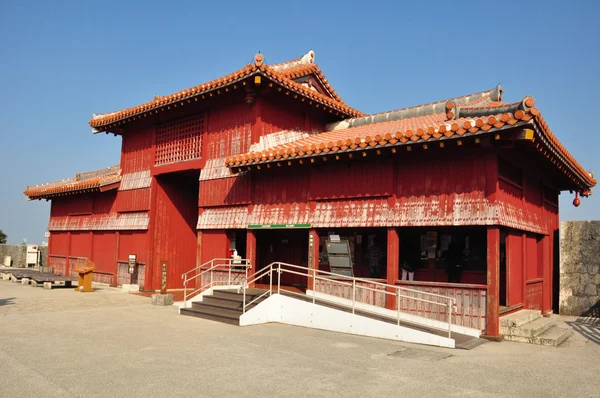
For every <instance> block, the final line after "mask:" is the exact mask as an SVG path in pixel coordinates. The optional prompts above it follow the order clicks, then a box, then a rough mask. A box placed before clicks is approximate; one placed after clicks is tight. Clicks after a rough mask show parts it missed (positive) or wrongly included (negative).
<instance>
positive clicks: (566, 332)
mask: <svg viewBox="0 0 600 398" xmlns="http://www.w3.org/2000/svg"><path fill="white" fill-rule="evenodd" d="M572 334H573V329H572V328H571V327H569V326H566V325H565V326H559V325H555V326H553V327H551V328H550V329H548V330H546V331H545V332H544V333H542V334H540V335H539V336H537V337H536V341H537V342H536V344H540V345H549V346H554V347H558V346H559V345H561V344H562V343H563V342H564V341H565V340H566V339H568V338H569V337H570V336H571V335H572Z"/></svg>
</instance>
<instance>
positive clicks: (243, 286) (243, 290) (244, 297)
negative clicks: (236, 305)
mask: <svg viewBox="0 0 600 398" xmlns="http://www.w3.org/2000/svg"><path fill="white" fill-rule="evenodd" d="M247 282H248V279H244V284H243V285H242V293H243V299H242V314H245V313H246V283H247Z"/></svg>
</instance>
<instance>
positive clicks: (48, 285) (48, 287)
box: [44, 282, 52, 290]
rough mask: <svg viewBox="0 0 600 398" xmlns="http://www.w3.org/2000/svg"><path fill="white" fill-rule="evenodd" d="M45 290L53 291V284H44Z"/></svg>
mask: <svg viewBox="0 0 600 398" xmlns="http://www.w3.org/2000/svg"><path fill="white" fill-rule="evenodd" d="M44 289H45V290H50V289H52V282H44Z"/></svg>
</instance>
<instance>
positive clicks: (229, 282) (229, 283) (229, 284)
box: [227, 260, 231, 286]
mask: <svg viewBox="0 0 600 398" xmlns="http://www.w3.org/2000/svg"><path fill="white" fill-rule="evenodd" d="M228 268H229V275H228V276H227V286H231V260H229V267H228Z"/></svg>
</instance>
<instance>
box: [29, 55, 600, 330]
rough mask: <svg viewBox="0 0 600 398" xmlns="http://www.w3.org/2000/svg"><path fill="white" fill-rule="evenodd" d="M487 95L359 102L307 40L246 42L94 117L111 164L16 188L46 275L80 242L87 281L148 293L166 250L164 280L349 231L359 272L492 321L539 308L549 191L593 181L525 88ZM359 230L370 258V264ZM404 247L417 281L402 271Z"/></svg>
mask: <svg viewBox="0 0 600 398" xmlns="http://www.w3.org/2000/svg"><path fill="white" fill-rule="evenodd" d="M502 95H503V92H502V88H501V87H496V88H494V89H492V90H488V91H483V92H480V93H476V94H469V95H465V96H461V97H456V98H452V99H449V100H443V101H439V102H435V103H431V104H426V105H420V106H415V107H411V108H405V109H400V110H396V111H390V112H384V113H379V114H375V115H365V114H363V113H361V112H359V111H357V110H355V109H353V108H351V107H349V106H348V105H346V104H345V103H344V102H343V101H342V99H341V98H340V97H339V95H338V94H337V93H336V92H335V91H334V90H333V88H332V87H331V86H330V84H329V83H328V81H327V79H326V78H325V76H324V74H323V73H322V72H321V70H320V69H319V68H318V66H317V65H316V64H315V63H314V53H313V52H312V51H311V52H309V53H308V54H306V55H304V56H303V57H301V58H298V59H296V60H293V61H289V62H284V63H281V64H275V65H267V64H266V63H265V62H264V58H263V56H262V55H261V54H258V55H257V56H256V57H255V58H254V62H253V63H252V64H249V65H247V66H245V67H244V68H242V69H240V70H238V71H236V72H233V73H231V74H229V75H227V76H224V77H222V78H219V79H216V80H213V81H210V82H208V83H204V84H200V85H198V86H195V87H192V88H189V89H186V90H183V91H180V92H177V93H175V94H172V95H167V96H157V97H155V98H153V99H152V100H150V101H149V102H146V103H144V104H142V105H139V106H135V107H133V108H130V109H125V110H122V111H118V112H113V113H106V114H99V115H94V116H93V119H92V120H91V121H90V125H91V126H92V128H93V131H94V132H95V133H102V132H105V133H112V134H116V135H120V136H121V137H122V151H121V162H120V164H119V165H116V166H113V167H109V168H107V169H104V170H98V171H94V172H88V173H80V174H76V175H75V177H72V178H69V179H66V180H63V181H58V182H52V183H48V184H42V185H36V186H30V187H28V188H27V190H26V191H25V194H26V195H27V196H28V197H29V198H30V199H51V200H52V206H51V214H50V223H49V226H48V229H49V231H50V232H51V235H50V242H49V245H50V248H49V253H50V255H49V265H51V266H54V267H55V270H57V272H62V273H69V272H70V264H72V263H73V258H74V257H86V258H90V259H92V260H93V261H94V262H95V263H96V266H97V269H98V270H99V271H100V273H99V274H97V276H96V278H97V279H98V280H100V281H104V282H108V283H113V284H122V283H129V282H130V281H131V280H132V279H133V280H134V282H137V283H139V284H140V285H141V287H142V288H143V289H145V290H155V289H159V288H160V280H161V268H160V267H161V263H162V262H164V261H167V263H168V288H170V289H174V288H180V287H181V283H182V282H181V274H182V273H183V272H185V271H187V270H190V269H192V268H194V267H195V266H196V265H197V264H201V263H203V262H206V261H208V260H210V259H212V258H215V257H229V256H230V255H231V250H232V249H234V248H235V249H236V250H237V251H238V253H239V254H240V255H241V256H242V257H245V258H248V259H250V262H251V263H252V264H253V265H254V267H255V269H260V267H263V266H265V265H266V264H269V263H270V262H272V261H284V262H289V263H293V264H298V265H304V266H309V267H314V268H319V267H320V268H326V267H327V257H326V256H324V253H323V242H324V241H325V239H327V237H328V236H329V235H332V234H335V235H340V236H341V237H343V238H345V239H347V240H348V241H349V242H350V246H351V249H352V257H353V262H354V273H355V274H356V275H358V276H364V277H367V278H374V279H378V280H383V281H387V283H389V284H406V285H411V287H415V288H419V289H422V290H425V291H429V292H442V293H443V294H448V295H453V296H455V297H457V298H458V304H457V306H458V309H457V316H462V317H463V320H464V322H465V323H468V324H469V325H475V326H480V327H481V329H486V332H487V334H488V335H497V334H498V316H499V314H500V312H501V311H510V310H514V309H516V308H536V309H541V310H542V311H543V312H549V311H551V309H552V286H553V275H552V272H553V256H554V250H555V248H556V244H555V240H556V231H557V229H558V225H559V224H558V196H559V192H560V191H572V192H574V194H575V200H574V204H575V205H579V196H587V195H589V194H590V192H591V191H590V189H591V187H593V186H594V185H595V184H596V181H595V180H594V178H593V176H592V175H591V174H590V173H589V172H587V171H585V170H584V169H583V168H582V167H581V166H580V165H579V164H578V163H577V161H576V160H575V159H574V158H573V157H572V156H571V155H570V154H569V152H568V151H567V150H566V149H565V148H564V147H563V146H562V145H561V144H560V142H558V140H557V139H556V137H555V136H554V134H553V133H552V132H551V130H550V128H549V126H548V125H547V124H546V122H545V121H544V118H543V117H542V115H541V113H540V111H539V110H538V109H537V108H536V107H535V101H534V99H533V97H531V96H525V97H524V98H522V99H521V100H519V101H517V102H504V101H503V99H502ZM309 237H312V239H310V244H309ZM451 242H455V243H458V244H460V247H461V249H462V253H463V256H464V270H463V271H462V273H461V275H460V280H459V281H458V283H448V274H447V272H446V270H447V264H446V262H447V261H446V256H445V253H446V251H447V249H448V246H449V244H450V243H451ZM373 245H381V248H382V249H381V253H380V257H381V262H380V265H381V266H380V267H379V268H378V267H371V268H369V266H368V265H369V264H368V263H367V254H368V253H372V252H373V250H372V249H371V247H373ZM129 254H135V255H136V256H137V262H138V267H137V270H136V272H135V273H134V274H133V275H130V274H129V273H128V272H127V259H128V255H129ZM369 258H372V257H369ZM402 262H407V263H410V264H411V265H412V266H413V267H415V268H416V272H415V278H414V281H401V280H399V279H400V276H399V275H400V272H401V271H400V264H401V263H402ZM284 282H285V283H288V284H301V283H302V281H301V280H295V279H289V278H288V280H286V281H284Z"/></svg>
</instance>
